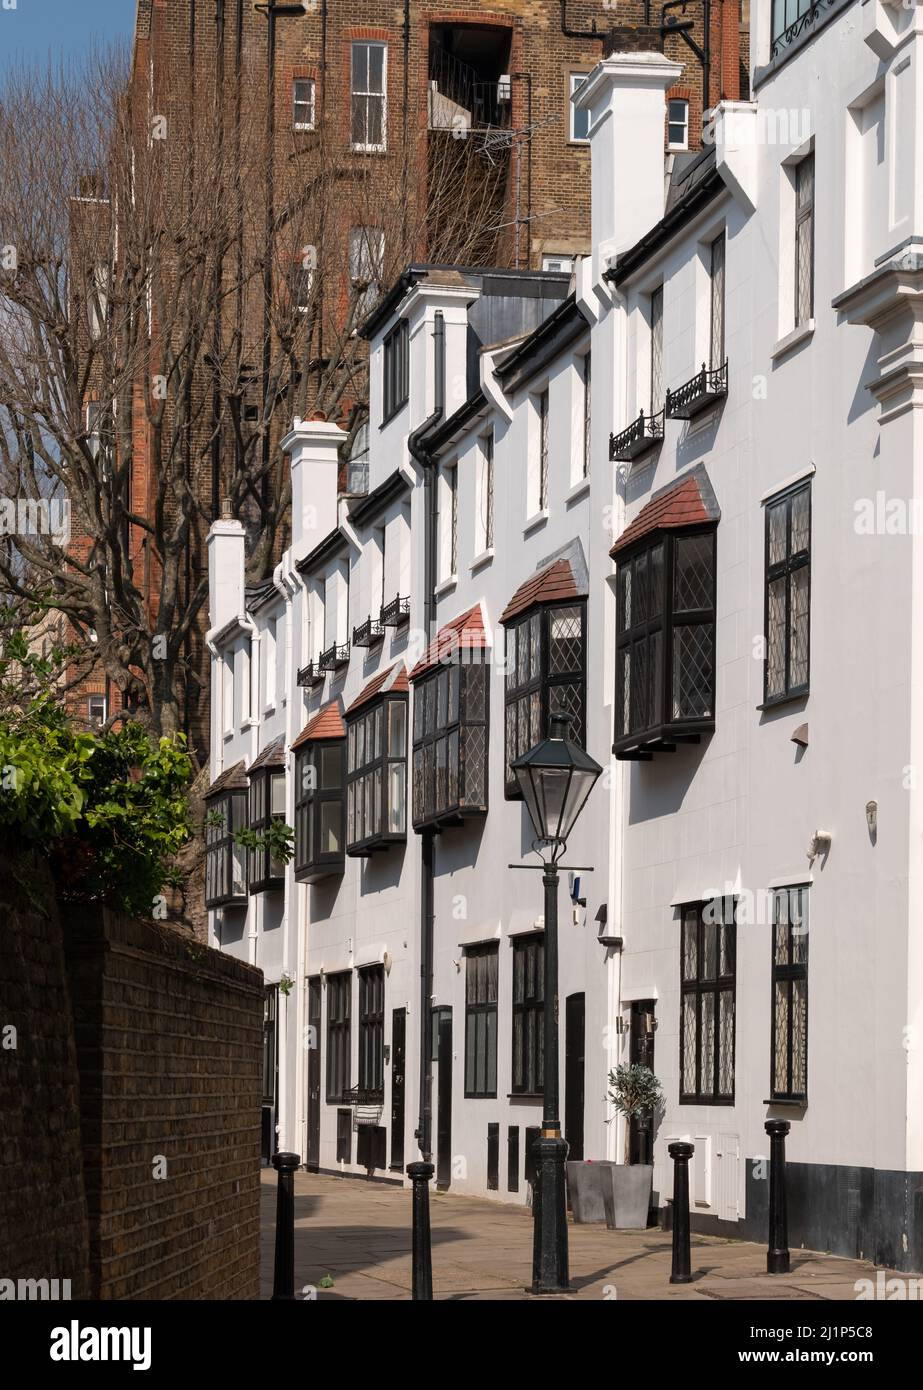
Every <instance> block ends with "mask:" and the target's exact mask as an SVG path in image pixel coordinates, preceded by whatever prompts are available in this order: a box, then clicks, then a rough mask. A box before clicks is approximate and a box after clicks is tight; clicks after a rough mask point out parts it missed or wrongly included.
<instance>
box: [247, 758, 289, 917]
mask: <svg viewBox="0 0 923 1390" xmlns="http://www.w3.org/2000/svg"><path fill="white" fill-rule="evenodd" d="M284 821H285V769H284V768H261V769H260V770H259V771H257V772H254V773H253V775H252V776H251V778H250V829H251V830H252V831H253V832H254V833H255V834H256V835H261V836H265V834H266V832H267V831H268V830H269V827H270V825H272V824H273V822H275V823H276V824H283V823H284ZM247 878H248V884H249V889H250V892H251V893H262V892H264V891H265V890H267V889H270V888H281V887H282V884H283V882H284V880H285V864H284V863H283V862H282V860H281V859H276V858H275V856H274V855H273V853H272V851H271V849H270V846H269V845H268V844H267V843H265V842H264V843H263V844H262V845H260V846H259V847H257V848H255V849H251V850H249V851H248V865H247Z"/></svg>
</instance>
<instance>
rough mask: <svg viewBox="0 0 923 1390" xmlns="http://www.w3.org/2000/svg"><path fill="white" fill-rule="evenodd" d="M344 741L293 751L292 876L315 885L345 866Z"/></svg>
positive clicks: (341, 870) (330, 740) (322, 741)
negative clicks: (293, 822) (293, 844)
mask: <svg viewBox="0 0 923 1390" xmlns="http://www.w3.org/2000/svg"><path fill="white" fill-rule="evenodd" d="M345 796H346V740H345V739H342V738H334V739H321V740H318V741H317V742H315V743H307V744H304V745H303V746H302V747H301V748H299V749H297V750H296V762H295V877H296V878H297V879H299V880H300V881H302V882H305V883H314V882H316V881H317V880H318V879H321V878H327V877H328V876H329V875H330V874H335V873H342V872H343V866H344V848H345V846H344V840H345V825H344V819H345V800H344V798H345Z"/></svg>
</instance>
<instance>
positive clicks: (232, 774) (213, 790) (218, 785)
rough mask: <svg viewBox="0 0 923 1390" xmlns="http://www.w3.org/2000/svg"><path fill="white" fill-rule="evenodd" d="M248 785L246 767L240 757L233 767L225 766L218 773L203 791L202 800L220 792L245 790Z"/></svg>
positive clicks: (206, 799) (218, 794)
mask: <svg viewBox="0 0 923 1390" xmlns="http://www.w3.org/2000/svg"><path fill="white" fill-rule="evenodd" d="M249 786H250V783H249V781H248V780H247V767H246V764H245V763H244V760H243V758H241V760H240V762H239V763H235V764H234V766H233V767H226V768H225V769H224V771H223V772H221V773H219V774H218V776H217V777H216V778H215V780H214V782H212V784H211V786H210V787H209V789H208V791H207V792H206V793H205V796H204V797H203V800H204V801H208V799H209V798H210V797H212V796H220V794H221V793H222V792H241V791H243V792H245V791H246V790H247V789H248V787H249Z"/></svg>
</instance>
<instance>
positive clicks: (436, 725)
mask: <svg viewBox="0 0 923 1390" xmlns="http://www.w3.org/2000/svg"><path fill="white" fill-rule="evenodd" d="M460 655H461V656H462V657H463V658H468V659H463V660H462V661H460V662H452V663H447V664H446V665H443V666H440V667H439V668H438V669H436V670H434V671H432V672H430V673H429V674H428V675H426V676H425V677H423V679H421V680H419V681H418V682H417V683H416V684H415V686H414V699H413V783H412V786H413V824H414V828H415V829H417V830H419V829H420V828H421V827H422V826H424V825H435V824H438V823H440V822H443V823H444V822H446V821H451V820H453V819H455V818H463V817H466V816H469V815H479V814H480V815H483V814H486V811H487V702H488V684H489V674H490V673H489V668H488V667H487V666H486V665H485V664H484V663H483V661H482V660H480V659H478V660H477V661H472V660H470V657H471V655H472V654H471V653H470V652H468V651H467V650H465V649H462V650H461V652H460ZM480 655H481V654H480V653H477V656H478V658H480Z"/></svg>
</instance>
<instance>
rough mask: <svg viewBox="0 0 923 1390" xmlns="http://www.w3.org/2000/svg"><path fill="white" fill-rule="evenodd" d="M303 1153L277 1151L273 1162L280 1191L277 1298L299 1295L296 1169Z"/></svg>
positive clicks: (275, 1274) (275, 1272)
mask: <svg viewBox="0 0 923 1390" xmlns="http://www.w3.org/2000/svg"><path fill="white" fill-rule="evenodd" d="M300 1163H301V1154H293V1153H274V1154H273V1156H272V1166H273V1168H275V1170H276V1172H277V1173H278V1174H279V1186H278V1188H277V1191H276V1261H275V1266H274V1268H273V1274H272V1296H273V1298H274V1299H277V1298H278V1299H293V1298H294V1297H295V1169H296V1168H297V1167H298V1165H299V1164H300Z"/></svg>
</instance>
